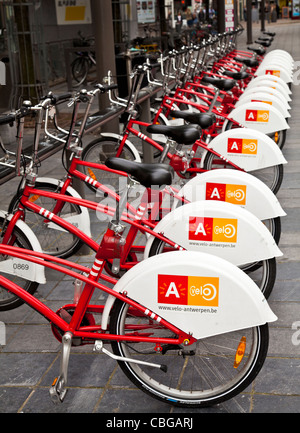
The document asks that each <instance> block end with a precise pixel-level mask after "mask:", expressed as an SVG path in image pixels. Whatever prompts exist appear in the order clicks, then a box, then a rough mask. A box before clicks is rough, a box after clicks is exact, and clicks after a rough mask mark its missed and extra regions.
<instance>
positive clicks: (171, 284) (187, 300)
mask: <svg viewBox="0 0 300 433" xmlns="http://www.w3.org/2000/svg"><path fill="white" fill-rule="evenodd" d="M157 301H158V303H160V304H176V305H195V306H199V307H202V306H210V307H218V305H219V278H218V277H191V276H185V275H158V291H157Z"/></svg>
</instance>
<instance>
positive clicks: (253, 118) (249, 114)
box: [245, 110, 270, 122]
mask: <svg viewBox="0 0 300 433" xmlns="http://www.w3.org/2000/svg"><path fill="white" fill-rule="evenodd" d="M269 117H270V111H269V110H246V117H245V120H246V122H269Z"/></svg>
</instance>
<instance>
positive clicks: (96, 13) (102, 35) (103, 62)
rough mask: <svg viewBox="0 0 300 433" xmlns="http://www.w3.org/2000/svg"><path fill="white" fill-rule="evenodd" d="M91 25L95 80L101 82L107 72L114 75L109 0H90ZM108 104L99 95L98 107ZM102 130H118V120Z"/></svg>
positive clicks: (104, 96) (101, 108)
mask: <svg viewBox="0 0 300 433" xmlns="http://www.w3.org/2000/svg"><path fill="white" fill-rule="evenodd" d="M91 8H92V14H93V27H94V35H95V53H96V61H97V66H96V69H97V80H98V82H99V83H100V82H102V80H103V78H104V77H106V76H107V72H108V71H109V70H110V71H112V74H113V76H116V63H115V44H114V28H113V15H112V3H111V0H101V1H99V0H92V1H91ZM108 106H109V100H108V96H107V95H100V96H99V109H100V111H101V110H104V109H105V108H107V107H108ZM102 130H103V131H110V132H119V121H118V119H115V120H113V121H111V122H108V123H107V124H105V125H104V126H103V127H102Z"/></svg>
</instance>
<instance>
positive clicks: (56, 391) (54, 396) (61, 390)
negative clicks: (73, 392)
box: [49, 377, 68, 404]
mask: <svg viewBox="0 0 300 433" xmlns="http://www.w3.org/2000/svg"><path fill="white" fill-rule="evenodd" d="M67 391H68V390H67V389H65V387H64V383H63V381H62V380H61V378H60V377H56V378H55V379H54V381H53V383H52V386H51V388H50V389H49V394H50V398H51V401H52V402H53V403H54V404H60V403H62V402H63V401H64V398H65V396H66V394H67Z"/></svg>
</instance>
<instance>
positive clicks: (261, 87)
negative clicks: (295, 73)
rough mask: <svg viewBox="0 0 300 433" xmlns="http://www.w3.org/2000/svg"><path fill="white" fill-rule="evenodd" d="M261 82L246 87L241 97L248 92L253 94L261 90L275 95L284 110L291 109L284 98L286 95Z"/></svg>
mask: <svg viewBox="0 0 300 433" xmlns="http://www.w3.org/2000/svg"><path fill="white" fill-rule="evenodd" d="M261 83H262V85H260V83H258V85H257V86H253V87H249V88H247V90H246V91H245V92H244V93H243V95H242V97H243V98H244V97H245V96H248V95H249V94H251V95H254V94H255V93H258V92H263V93H265V94H267V95H274V96H276V98H278V99H279V100H280V102H281V104H282V106H283V107H284V108H285V109H286V110H290V109H291V106H290V104H289V103H288V101H287V100H286V97H285V96H284V95H283V94H282V93H281V92H280V91H278V90H276V89H272V88H271V87H268V86H267V85H263V82H261Z"/></svg>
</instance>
